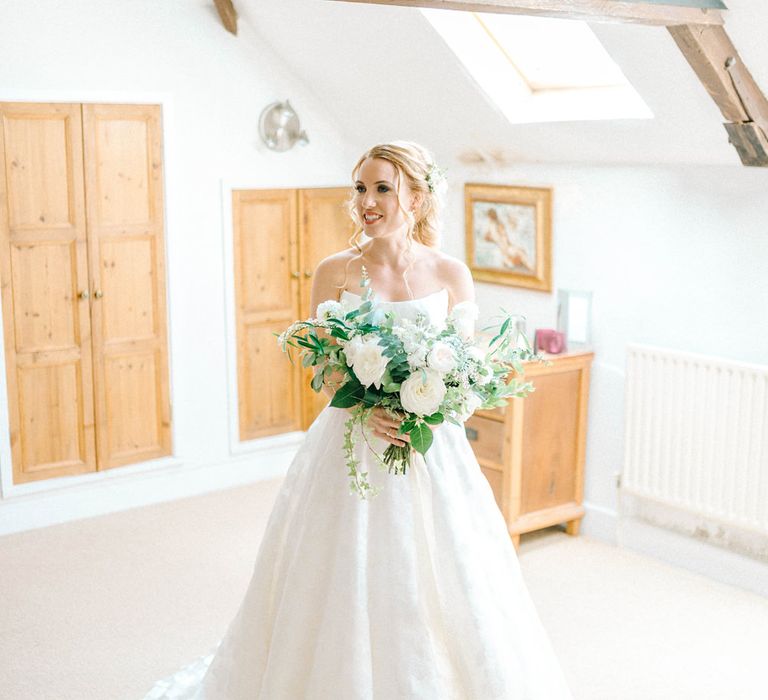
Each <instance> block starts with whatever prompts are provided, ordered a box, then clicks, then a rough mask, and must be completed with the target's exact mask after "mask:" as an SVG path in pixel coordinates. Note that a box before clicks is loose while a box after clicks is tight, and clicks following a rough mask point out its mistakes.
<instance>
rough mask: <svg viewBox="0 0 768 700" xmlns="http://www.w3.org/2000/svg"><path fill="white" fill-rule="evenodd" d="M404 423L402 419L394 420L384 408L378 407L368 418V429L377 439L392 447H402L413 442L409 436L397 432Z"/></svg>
mask: <svg viewBox="0 0 768 700" xmlns="http://www.w3.org/2000/svg"><path fill="white" fill-rule="evenodd" d="M402 422H403V419H402V418H392V416H390V415H389V414H388V413H387V412H386V411H385V410H384V409H383V408H379V407H378V406H377V407H376V408H374V409H373V411H371V415H370V416H369V418H368V427H369V428H370V429H371V431H372V432H373V434H374V435H375V436H376V437H377V438H381V439H382V440H385V441H386V442H389V443H390V444H392V445H397V446H398V447H402V446H403V445H405V444H406V443H408V442H410V441H411V438H410V436H409V435H407V434H402V435H399V434H398V432H397V431H398V430H399V429H400V424H401V423H402ZM395 436H396V437H395Z"/></svg>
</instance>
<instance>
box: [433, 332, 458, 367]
mask: <svg viewBox="0 0 768 700" xmlns="http://www.w3.org/2000/svg"><path fill="white" fill-rule="evenodd" d="M427 364H428V365H429V367H430V368H431V369H434V370H437V371H438V372H442V373H443V374H446V373H447V372H450V371H451V370H452V369H456V355H455V354H454V352H453V348H452V347H451V346H450V345H448V343H444V342H443V341H442V340H438V341H437V342H436V343H435V344H434V345H433V346H432V349H431V350H430V351H429V354H428V355H427Z"/></svg>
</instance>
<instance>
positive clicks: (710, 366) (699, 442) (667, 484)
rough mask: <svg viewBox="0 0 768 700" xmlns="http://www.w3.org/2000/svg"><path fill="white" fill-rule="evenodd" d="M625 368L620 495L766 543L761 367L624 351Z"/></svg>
mask: <svg viewBox="0 0 768 700" xmlns="http://www.w3.org/2000/svg"><path fill="white" fill-rule="evenodd" d="M626 370H627V371H626V384H625V430H626V434H625V453H624V471H623V474H622V478H621V487H622V491H626V492H627V493H629V494H632V495H635V496H638V497H640V498H642V499H648V500H650V501H652V502H655V503H657V504H664V505H667V506H673V507H674V508H675V509H677V510H682V511H686V512H687V513H689V514H690V515H692V516H695V518H696V519H698V521H699V522H700V523H701V522H708V523H716V524H717V529H718V535H719V536H720V539H721V540H727V539H729V538H728V537H723V536H722V534H723V526H724V527H725V528H726V529H727V527H728V525H732V526H735V528H736V529H737V530H739V531H746V532H750V533H753V534H757V535H760V536H762V535H766V536H768V367H765V366H760V365H747V364H741V363H736V362H730V361H725V360H720V359H718V358H712V357H706V356H703V355H693V354H688V353H681V352H676V351H670V350H665V349H662V348H653V347H644V346H630V347H629V349H628V355H627V368H626ZM689 534H692V535H698V536H702V537H704V538H707V539H710V538H712V539H716V538H717V536H715V535H713V534H712V532H707V528H706V527H702V526H701V525H700V524H699V525H697V526H696V527H695V528H690V532H689ZM724 543H725V542H724ZM749 549H752V550H753V551H755V548H754V543H753V546H750V547H749ZM760 549H762V548H760ZM763 552H764V550H763Z"/></svg>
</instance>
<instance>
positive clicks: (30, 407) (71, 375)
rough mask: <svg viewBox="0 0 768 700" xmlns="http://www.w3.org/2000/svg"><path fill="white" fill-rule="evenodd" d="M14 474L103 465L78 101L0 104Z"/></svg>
mask: <svg viewBox="0 0 768 700" xmlns="http://www.w3.org/2000/svg"><path fill="white" fill-rule="evenodd" d="M0 118H1V119H2V125H1V127H2V128H0V158H2V163H0V287H1V288H2V304H3V337H4V342H5V368H6V377H7V388H8V414H9V423H10V426H9V427H10V439H11V457H12V462H13V481H14V483H23V482H29V481H36V480H40V479H48V478H51V477H59V476H68V475H73V474H82V473H84V472H91V471H94V470H95V469H96V454H95V441H94V425H93V387H92V383H91V382H92V372H91V345H90V342H91V339H90V332H91V329H90V319H89V310H88V307H89V304H90V299H89V293H88V292H89V289H88V265H87V246H86V228H85V212H84V197H83V162H82V155H83V150H82V126H81V114H80V105H68V104H23V103H0Z"/></svg>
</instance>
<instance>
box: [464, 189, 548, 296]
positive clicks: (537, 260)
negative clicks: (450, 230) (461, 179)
mask: <svg viewBox="0 0 768 700" xmlns="http://www.w3.org/2000/svg"><path fill="white" fill-rule="evenodd" d="M464 212H465V225H466V250H467V265H469V269H470V270H471V271H472V277H473V278H474V279H476V280H478V281H479V282H494V283H496V284H507V285H510V286H512V287H524V288H526V289H536V290H539V291H542V292H550V291H552V189H551V188H548V187H514V186H511V185H483V184H477V183H467V184H466V185H464Z"/></svg>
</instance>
